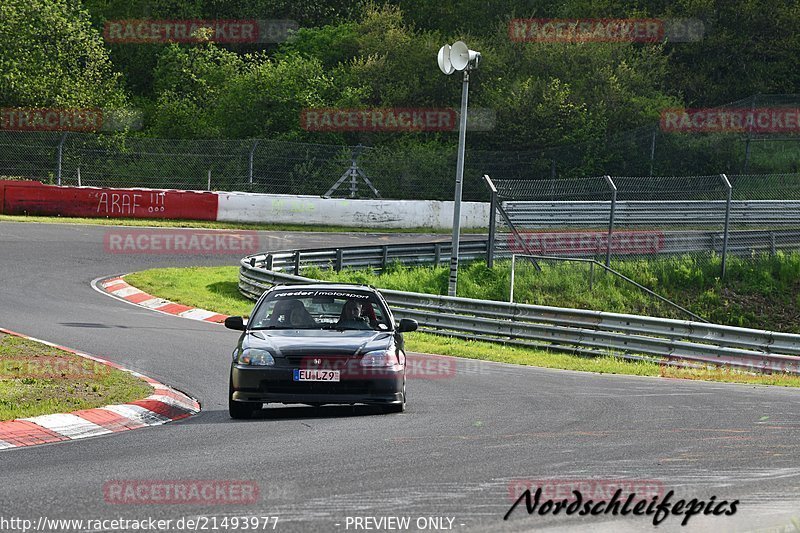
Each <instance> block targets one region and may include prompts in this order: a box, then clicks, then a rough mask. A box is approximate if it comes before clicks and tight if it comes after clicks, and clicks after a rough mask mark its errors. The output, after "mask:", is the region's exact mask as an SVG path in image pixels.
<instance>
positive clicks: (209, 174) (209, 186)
mask: <svg viewBox="0 0 800 533" xmlns="http://www.w3.org/2000/svg"><path fill="white" fill-rule="evenodd" d="M208 190H209V191H210V190H211V169H210V168H209V169H208Z"/></svg>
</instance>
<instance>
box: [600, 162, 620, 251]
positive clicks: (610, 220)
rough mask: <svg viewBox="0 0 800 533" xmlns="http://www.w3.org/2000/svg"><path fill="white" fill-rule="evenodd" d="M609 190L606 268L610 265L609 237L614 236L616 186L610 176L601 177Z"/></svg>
mask: <svg viewBox="0 0 800 533" xmlns="http://www.w3.org/2000/svg"><path fill="white" fill-rule="evenodd" d="M603 177H604V178H605V179H606V183H608V186H609V187H610V188H611V212H610V213H609V214H608V242H607V243H606V266H609V264H610V263H611V237H612V236H613V234H614V214H615V212H616V210H617V186H616V185H614V181H613V180H612V179H611V176H603Z"/></svg>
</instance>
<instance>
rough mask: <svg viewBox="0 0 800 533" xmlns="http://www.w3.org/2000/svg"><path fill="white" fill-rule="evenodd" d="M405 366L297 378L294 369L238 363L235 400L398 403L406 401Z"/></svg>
mask: <svg viewBox="0 0 800 533" xmlns="http://www.w3.org/2000/svg"><path fill="white" fill-rule="evenodd" d="M404 381H405V369H404V368H403V367H398V368H397V369H364V370H363V371H362V372H359V373H358V375H349V374H347V373H345V372H342V374H341V376H340V381H338V382H330V381H294V379H293V369H292V368H281V367H255V368H254V367H248V366H243V365H234V366H233V368H232V371H231V386H232V390H231V393H232V399H233V400H234V401H239V402H250V403H305V404H316V403H338V404H355V403H366V404H395V403H401V402H402V401H403V384H404Z"/></svg>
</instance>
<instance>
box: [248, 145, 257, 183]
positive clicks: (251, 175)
mask: <svg viewBox="0 0 800 533" xmlns="http://www.w3.org/2000/svg"><path fill="white" fill-rule="evenodd" d="M258 141H259V139H256V140H255V141H254V142H253V147H252V148H251V149H250V164H249V166H248V169H247V179H248V182H249V183H250V189H251V190H252V188H253V154H254V153H255V152H256V146H258Z"/></svg>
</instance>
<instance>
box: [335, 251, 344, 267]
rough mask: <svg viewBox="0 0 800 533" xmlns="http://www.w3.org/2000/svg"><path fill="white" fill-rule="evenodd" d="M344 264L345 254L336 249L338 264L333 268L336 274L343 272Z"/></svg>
mask: <svg viewBox="0 0 800 533" xmlns="http://www.w3.org/2000/svg"><path fill="white" fill-rule="evenodd" d="M343 264H344V252H343V251H342V249H341V248H337V249H336V264H335V265H334V266H333V269H334V270H335V271H336V272H341V271H342V265H343Z"/></svg>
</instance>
